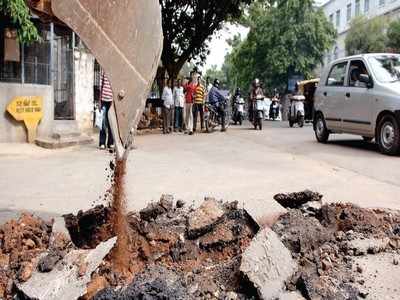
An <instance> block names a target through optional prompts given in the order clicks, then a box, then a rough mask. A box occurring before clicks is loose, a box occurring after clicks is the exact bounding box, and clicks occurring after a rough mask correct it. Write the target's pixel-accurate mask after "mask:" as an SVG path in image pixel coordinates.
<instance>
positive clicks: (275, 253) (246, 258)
mask: <svg viewBox="0 0 400 300" xmlns="http://www.w3.org/2000/svg"><path fill="white" fill-rule="evenodd" d="M296 270H297V263H296V262H295V261H294V260H293V259H292V255H291V253H290V252H289V250H288V249H287V248H286V247H285V245H284V244H283V243H282V242H281V240H280V239H279V237H278V236H277V234H276V233H275V232H273V231H272V230H271V229H270V228H265V229H263V230H261V231H260V232H259V233H258V234H257V235H256V237H255V238H254V239H253V241H252V242H251V243H250V246H249V247H248V248H247V250H246V251H245V253H244V254H243V257H242V264H241V266H240V271H241V272H243V274H245V276H247V278H248V279H249V280H250V281H251V283H252V284H254V286H255V287H256V289H257V291H258V295H259V297H260V298H261V299H265V300H273V299H276V298H278V297H279V295H280V294H281V293H282V292H283V290H284V289H285V282H286V281H287V280H288V279H289V278H290V277H291V276H292V275H293V274H294V272H295V271H296Z"/></svg>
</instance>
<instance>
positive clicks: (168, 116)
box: [161, 72, 226, 135]
mask: <svg viewBox="0 0 400 300" xmlns="http://www.w3.org/2000/svg"><path fill="white" fill-rule="evenodd" d="M219 85H220V83H219V80H218V79H215V81H214V84H213V85H212V86H210V87H206V85H205V83H204V81H203V80H202V78H201V75H199V74H197V73H195V72H192V74H191V77H190V78H189V79H184V81H183V82H182V80H181V79H178V80H177V81H176V84H174V80H173V79H168V80H166V82H165V87H164V89H163V93H162V96H161V99H162V102H163V108H162V117H163V133H164V134H169V133H171V132H172V131H174V132H177V131H179V132H185V134H189V135H193V134H194V133H195V132H196V131H197V125H198V117H200V130H201V132H203V130H204V125H205V123H204V122H205V120H204V109H205V104H206V103H209V104H210V105H213V106H214V107H215V109H216V110H217V111H218V113H219V114H220V117H221V118H222V120H223V122H222V124H225V122H224V118H225V109H224V103H225V97H224V96H223V95H222V93H221V91H220V90H219ZM225 130H226V128H225V126H224V125H223V126H222V131H225Z"/></svg>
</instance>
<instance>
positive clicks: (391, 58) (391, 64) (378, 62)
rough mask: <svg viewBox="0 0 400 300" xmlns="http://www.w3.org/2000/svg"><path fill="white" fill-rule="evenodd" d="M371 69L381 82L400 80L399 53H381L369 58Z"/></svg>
mask: <svg viewBox="0 0 400 300" xmlns="http://www.w3.org/2000/svg"><path fill="white" fill-rule="evenodd" d="M368 61H369V63H370V65H371V70H372V72H373V73H374V75H375V77H376V78H377V79H378V81H380V82H384V83H389V82H395V81H400V57H399V56H398V55H380V56H373V57H370V58H369V59H368Z"/></svg>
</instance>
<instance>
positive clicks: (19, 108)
mask: <svg viewBox="0 0 400 300" xmlns="http://www.w3.org/2000/svg"><path fill="white" fill-rule="evenodd" d="M7 111H8V112H9V113H10V114H11V115H12V116H13V118H14V119H15V120H17V121H23V122H24V123H25V126H26V128H27V130H28V142H29V143H33V142H34V141H35V139H36V131H37V127H38V125H39V122H40V120H42V118H43V97H40V96H28V97H16V98H14V99H13V100H12V101H11V102H10V103H9V104H8V106H7Z"/></svg>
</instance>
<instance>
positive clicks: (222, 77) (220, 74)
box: [203, 65, 227, 86]
mask: <svg viewBox="0 0 400 300" xmlns="http://www.w3.org/2000/svg"><path fill="white" fill-rule="evenodd" d="M207 77H208V78H210V80H211V82H213V81H214V79H219V81H220V82H221V85H222V86H226V84H227V79H226V74H225V72H224V71H223V70H222V69H218V67H217V66H215V65H213V66H211V68H210V69H208V70H207V71H206V73H205V75H204V76H203V78H207Z"/></svg>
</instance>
